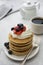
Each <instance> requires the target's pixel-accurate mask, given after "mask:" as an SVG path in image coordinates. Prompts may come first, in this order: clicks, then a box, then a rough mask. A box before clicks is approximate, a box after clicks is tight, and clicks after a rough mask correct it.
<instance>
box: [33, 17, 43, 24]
mask: <svg viewBox="0 0 43 65" xmlns="http://www.w3.org/2000/svg"><path fill="white" fill-rule="evenodd" d="M32 22H33V23H36V24H43V19H42V18H34V19H33V20H32Z"/></svg>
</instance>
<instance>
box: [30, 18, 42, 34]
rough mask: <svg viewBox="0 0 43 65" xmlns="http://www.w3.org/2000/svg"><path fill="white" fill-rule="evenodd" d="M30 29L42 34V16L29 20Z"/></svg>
mask: <svg viewBox="0 0 43 65" xmlns="http://www.w3.org/2000/svg"><path fill="white" fill-rule="evenodd" d="M31 30H32V32H33V33H35V34H43V18H42V17H35V18H33V19H32V20H31Z"/></svg>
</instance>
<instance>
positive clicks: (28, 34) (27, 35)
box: [10, 28, 32, 39]
mask: <svg viewBox="0 0 43 65" xmlns="http://www.w3.org/2000/svg"><path fill="white" fill-rule="evenodd" d="M10 34H11V35H12V37H13V38H18V39H25V38H27V37H30V35H32V32H31V30H30V29H28V28H27V29H26V31H24V32H22V34H21V35H16V34H14V32H13V31H11V32H10Z"/></svg>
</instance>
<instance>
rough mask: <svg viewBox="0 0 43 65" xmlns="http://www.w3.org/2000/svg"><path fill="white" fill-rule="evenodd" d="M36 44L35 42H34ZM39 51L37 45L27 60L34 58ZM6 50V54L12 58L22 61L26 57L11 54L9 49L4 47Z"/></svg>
mask: <svg viewBox="0 0 43 65" xmlns="http://www.w3.org/2000/svg"><path fill="white" fill-rule="evenodd" d="M34 44H35V43H34ZM38 51H39V46H37V47H36V48H35V49H34V50H33V51H32V52H31V54H30V56H29V57H28V58H27V60H29V59H31V58H33V57H34V56H36V54H37V53H38ZM4 52H5V54H6V56H7V57H8V58H10V59H12V60H15V61H22V60H23V59H24V57H25V56H16V55H13V54H12V55H10V54H9V53H8V50H7V49H6V48H5V47H4Z"/></svg>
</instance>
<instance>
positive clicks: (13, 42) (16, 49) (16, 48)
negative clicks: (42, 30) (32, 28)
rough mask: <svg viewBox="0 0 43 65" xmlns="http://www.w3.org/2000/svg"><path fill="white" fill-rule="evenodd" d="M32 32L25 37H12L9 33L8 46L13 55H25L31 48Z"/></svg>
mask: <svg viewBox="0 0 43 65" xmlns="http://www.w3.org/2000/svg"><path fill="white" fill-rule="evenodd" d="M32 40H33V34H31V35H30V36H29V37H27V38H25V39H18V38H13V36H12V35H11V34H9V48H10V50H11V51H12V52H13V54H15V55H19V56H21V55H26V54H27V53H28V52H29V51H30V50H31V49H32Z"/></svg>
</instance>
